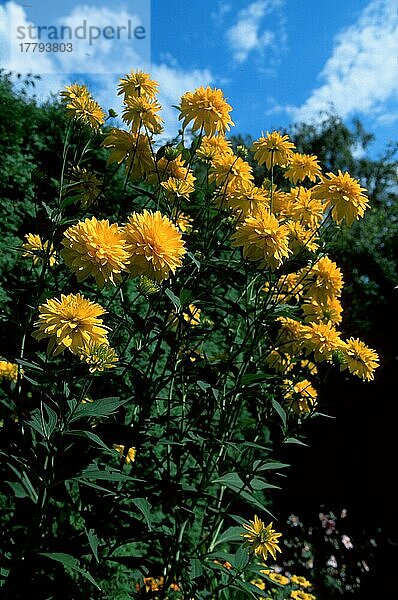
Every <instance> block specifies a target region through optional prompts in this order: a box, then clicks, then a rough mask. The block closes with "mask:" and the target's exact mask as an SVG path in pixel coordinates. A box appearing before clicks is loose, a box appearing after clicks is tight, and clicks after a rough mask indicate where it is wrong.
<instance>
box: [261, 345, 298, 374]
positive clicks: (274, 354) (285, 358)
mask: <svg viewBox="0 0 398 600" xmlns="http://www.w3.org/2000/svg"><path fill="white" fill-rule="evenodd" d="M265 362H266V363H267V365H268V366H269V367H271V369H274V370H275V371H278V372H279V373H287V372H288V371H291V370H292V369H293V363H292V357H291V356H290V355H289V354H285V353H282V352H280V350H279V349H278V348H275V349H274V350H271V352H270V353H269V354H268V356H267V358H266V361H265Z"/></svg>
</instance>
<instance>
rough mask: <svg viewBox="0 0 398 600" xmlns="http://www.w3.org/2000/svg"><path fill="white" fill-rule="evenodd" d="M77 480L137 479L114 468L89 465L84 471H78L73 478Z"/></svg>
mask: <svg viewBox="0 0 398 600" xmlns="http://www.w3.org/2000/svg"><path fill="white" fill-rule="evenodd" d="M74 479H75V480H77V481H79V480H80V479H93V480H97V479H101V480H103V481H137V479H134V478H133V477H130V476H129V475H125V474H124V473H120V471H117V470H116V469H105V470H102V471H101V470H100V469H98V467H97V466H93V465H91V466H89V467H87V468H86V469H84V471H82V472H81V473H80V475H78V476H77V477H75V478H74Z"/></svg>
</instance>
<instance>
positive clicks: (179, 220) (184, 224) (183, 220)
mask: <svg viewBox="0 0 398 600" xmlns="http://www.w3.org/2000/svg"><path fill="white" fill-rule="evenodd" d="M172 220H173V223H175V224H176V226H177V227H178V229H179V230H180V231H181V232H182V233H189V232H190V231H191V230H192V224H193V219H192V217H188V216H187V215H184V213H179V214H178V215H177V214H176V213H175V212H173V214H172Z"/></svg>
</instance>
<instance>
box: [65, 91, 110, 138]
mask: <svg viewBox="0 0 398 600" xmlns="http://www.w3.org/2000/svg"><path fill="white" fill-rule="evenodd" d="M61 98H62V100H64V101H65V102H66V112H67V114H68V115H69V116H70V117H71V118H72V119H76V121H79V122H81V123H83V124H84V125H86V126H87V127H90V128H91V129H92V130H94V131H97V129H98V128H99V127H100V125H102V124H103V123H104V122H105V113H104V111H103V110H102V108H101V107H100V105H99V104H98V102H96V101H95V100H94V98H93V97H92V96H91V94H90V92H89V91H88V89H87V88H86V86H85V85H77V84H72V85H69V86H67V87H66V88H65V90H64V91H62V92H61Z"/></svg>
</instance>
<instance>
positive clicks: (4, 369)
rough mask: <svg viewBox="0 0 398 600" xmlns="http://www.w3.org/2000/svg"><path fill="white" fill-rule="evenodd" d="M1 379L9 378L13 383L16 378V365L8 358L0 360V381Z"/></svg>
mask: <svg viewBox="0 0 398 600" xmlns="http://www.w3.org/2000/svg"><path fill="white" fill-rule="evenodd" d="M2 379H9V380H10V381H13V382H14V383H15V382H16V381H17V380H18V365H16V364H15V363H11V362H8V360H0V381H1V380H2Z"/></svg>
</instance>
